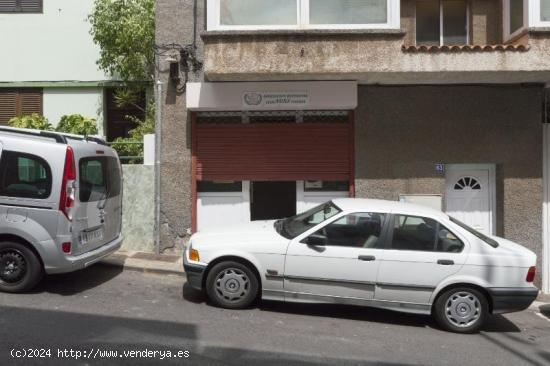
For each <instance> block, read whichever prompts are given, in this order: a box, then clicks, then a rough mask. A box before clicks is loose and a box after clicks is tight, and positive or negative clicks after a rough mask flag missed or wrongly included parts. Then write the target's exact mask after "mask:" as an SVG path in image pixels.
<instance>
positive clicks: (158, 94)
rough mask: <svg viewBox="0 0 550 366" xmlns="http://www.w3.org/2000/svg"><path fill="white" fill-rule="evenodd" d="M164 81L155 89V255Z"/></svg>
mask: <svg viewBox="0 0 550 366" xmlns="http://www.w3.org/2000/svg"><path fill="white" fill-rule="evenodd" d="M162 84H163V83H162V81H160V79H157V82H156V85H155V86H156V88H155V105H156V108H155V253H156V254H160V220H161V217H160V183H161V180H160V173H161V171H160V170H161V166H160V160H161V157H160V155H161V145H162V103H161V102H162Z"/></svg>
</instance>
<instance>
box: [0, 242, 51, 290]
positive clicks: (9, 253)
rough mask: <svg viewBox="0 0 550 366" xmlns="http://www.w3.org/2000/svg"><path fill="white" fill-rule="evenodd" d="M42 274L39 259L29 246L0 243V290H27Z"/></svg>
mask: <svg viewBox="0 0 550 366" xmlns="http://www.w3.org/2000/svg"><path fill="white" fill-rule="evenodd" d="M42 275H43V271H42V265H41V264H40V260H39V259H38V258H37V257H36V255H35V254H34V253H33V252H32V251H31V250H30V249H29V248H27V247H26V246H24V245H22V244H20V243H15V242H2V243H0V291H4V292H23V291H28V290H30V289H32V288H33V287H34V286H35V285H36V284H37V283H38V282H40V280H41V279H42Z"/></svg>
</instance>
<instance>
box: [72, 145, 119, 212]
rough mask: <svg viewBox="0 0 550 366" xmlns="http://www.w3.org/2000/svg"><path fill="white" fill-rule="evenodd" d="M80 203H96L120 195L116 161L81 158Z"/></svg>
mask: <svg viewBox="0 0 550 366" xmlns="http://www.w3.org/2000/svg"><path fill="white" fill-rule="evenodd" d="M79 173H80V181H79V183H80V184H79V186H80V193H79V199H80V202H97V201H103V200H105V199H107V198H112V197H116V196H119V195H120V186H121V175H120V165H119V163H118V160H117V159H116V158H113V157H107V156H94V157H90V158H82V159H80V162H79Z"/></svg>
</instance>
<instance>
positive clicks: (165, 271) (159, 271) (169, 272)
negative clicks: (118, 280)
mask: <svg viewBox="0 0 550 366" xmlns="http://www.w3.org/2000/svg"><path fill="white" fill-rule="evenodd" d="M99 264H101V265H104V266H108V267H122V269H123V270H124V271H133V272H141V273H153V274H165V275H173V276H178V277H182V278H185V277H186V276H185V272H179V271H174V270H170V269H160V268H145V267H141V266H133V265H127V264H118V263H112V262H108V261H101V262H99Z"/></svg>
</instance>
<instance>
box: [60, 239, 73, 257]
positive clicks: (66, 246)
mask: <svg viewBox="0 0 550 366" xmlns="http://www.w3.org/2000/svg"><path fill="white" fill-rule="evenodd" d="M61 250H62V251H63V253H67V254H70V253H71V242H69V241H68V242H66V243H62V244H61Z"/></svg>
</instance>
